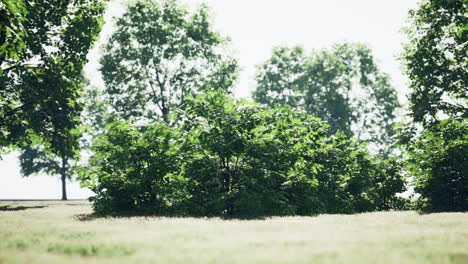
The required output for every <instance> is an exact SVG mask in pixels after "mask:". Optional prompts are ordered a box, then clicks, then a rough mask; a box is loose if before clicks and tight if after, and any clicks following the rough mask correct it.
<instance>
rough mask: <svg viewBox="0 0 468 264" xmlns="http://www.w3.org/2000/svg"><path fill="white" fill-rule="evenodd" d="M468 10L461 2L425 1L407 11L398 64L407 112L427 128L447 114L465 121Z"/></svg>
mask: <svg viewBox="0 0 468 264" xmlns="http://www.w3.org/2000/svg"><path fill="white" fill-rule="evenodd" d="M467 6H468V2H467V1H465V0H423V1H421V2H420V4H419V8H418V9H416V10H411V11H410V12H409V26H408V27H406V28H405V31H406V34H407V36H408V38H409V43H407V44H406V45H405V50H404V53H403V55H402V60H403V63H404V65H405V68H406V74H407V75H408V77H409V79H410V88H411V93H410V96H409V101H410V104H411V105H410V110H411V113H410V114H411V116H412V117H413V119H414V121H415V122H420V123H422V124H423V125H424V126H426V127H428V126H431V123H433V122H434V123H436V122H437V120H439V119H440V118H442V119H444V116H447V115H448V116H451V117H454V118H467V117H468V111H467V109H468V108H467V99H468V92H467V89H468V88H467V87H468V70H467V69H468V60H467V57H468V45H467V43H468V28H467V26H466V25H467V24H468V16H467Z"/></svg>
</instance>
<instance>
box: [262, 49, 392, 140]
mask: <svg viewBox="0 0 468 264" xmlns="http://www.w3.org/2000/svg"><path fill="white" fill-rule="evenodd" d="M253 97H254V100H255V101H256V102H259V103H262V104H266V105H269V106H270V107H273V106H274V105H276V104H279V105H285V104H286V105H290V106H292V107H295V108H300V109H303V110H305V111H307V112H308V113H309V114H311V115H314V116H317V117H320V118H321V119H323V120H324V121H327V122H328V123H329V124H330V126H331V128H330V133H332V134H333V133H336V132H337V131H342V132H344V133H345V134H346V135H347V136H348V137H351V136H355V137H357V138H359V139H360V140H362V141H369V142H374V143H377V144H378V145H380V146H384V145H388V144H389V142H391V140H392V139H391V138H392V136H393V134H394V131H393V128H392V126H393V124H394V122H395V121H394V119H395V113H394V111H395V109H396V108H397V107H398V106H399V103H398V99H397V96H396V91H395V89H394V88H393V87H392V86H391V84H390V80H389V77H388V75H387V74H385V73H382V72H381V71H380V70H379V68H378V66H377V63H376V62H375V60H374V58H373V56H372V53H371V50H370V49H369V48H368V47H366V46H365V45H362V44H352V43H343V44H337V45H334V46H333V47H332V48H331V49H330V50H322V51H317V52H314V53H313V54H312V55H311V56H306V55H305V54H304V51H303V49H302V48H301V47H293V48H286V47H278V48H275V49H273V55H272V57H271V58H270V59H268V60H267V61H266V62H265V63H263V64H262V65H260V66H259V67H258V72H257V88H256V90H255V91H254V93H253Z"/></svg>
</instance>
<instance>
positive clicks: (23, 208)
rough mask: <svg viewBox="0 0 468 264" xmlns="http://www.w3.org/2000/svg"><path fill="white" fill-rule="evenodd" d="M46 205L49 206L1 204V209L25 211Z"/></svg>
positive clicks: (42, 206)
mask: <svg viewBox="0 0 468 264" xmlns="http://www.w3.org/2000/svg"><path fill="white" fill-rule="evenodd" d="M44 207H47V205H37V206H16V207H10V206H9V205H5V206H0V211H23V210H27V209H38V208H44Z"/></svg>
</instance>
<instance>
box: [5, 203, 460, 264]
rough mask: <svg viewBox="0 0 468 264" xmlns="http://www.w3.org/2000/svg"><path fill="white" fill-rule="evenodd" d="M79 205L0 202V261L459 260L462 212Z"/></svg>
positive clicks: (384, 261) (367, 261)
mask: <svg viewBox="0 0 468 264" xmlns="http://www.w3.org/2000/svg"><path fill="white" fill-rule="evenodd" d="M91 213H92V208H91V204H90V203H88V202H86V201H68V202H62V201H34V202H32V201H3V202H0V263H2V264H3V263H425V264H427V263H437V264H445V263H459V264H462V263H468V213H434V214H419V213H417V212H414V211H407V212H398V211H395V212H378V213H365V214H356V215H318V216H311V217H272V218H265V219H256V220H224V219H220V218H169V217H125V218H95V217H93V216H92V215H91Z"/></svg>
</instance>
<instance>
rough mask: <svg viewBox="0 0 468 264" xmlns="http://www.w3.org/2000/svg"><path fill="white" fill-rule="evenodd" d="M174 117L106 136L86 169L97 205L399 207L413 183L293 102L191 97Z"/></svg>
mask: <svg viewBox="0 0 468 264" xmlns="http://www.w3.org/2000/svg"><path fill="white" fill-rule="evenodd" d="M174 122H175V125H174V127H172V128H170V127H168V126H167V125H165V124H153V125H150V126H147V127H141V128H136V127H134V126H132V125H130V124H128V123H122V122H117V123H114V124H112V125H110V126H109V127H108V129H107V133H106V134H105V135H103V136H101V137H99V138H98V139H97V141H96V143H95V146H94V147H93V151H94V153H95V154H94V156H93V157H92V158H91V160H90V163H89V164H90V165H89V167H88V168H87V170H84V173H83V175H85V176H83V181H84V183H85V185H86V186H89V187H90V188H91V189H92V190H93V191H94V192H95V193H96V196H94V197H93V198H92V201H93V202H94V210H95V211H96V212H97V213H101V214H162V215H167V214H183V215H192V216H225V217H234V216H235V217H256V216H267V215H296V214H299V215H311V214H318V213H354V212H364V211H373V210H377V209H391V208H393V206H394V204H393V203H392V201H393V199H394V198H395V193H396V192H399V191H402V190H403V186H404V184H403V183H404V181H403V178H402V177H400V176H399V170H398V167H397V166H396V167H395V166H394V167H392V166H389V165H390V164H393V163H391V162H390V163H384V161H378V160H376V158H375V157H373V156H371V155H370V154H369V153H368V151H367V148H366V147H365V146H363V145H358V144H356V142H354V141H351V140H349V139H347V138H346V137H345V136H344V134H336V135H334V136H331V137H329V136H328V135H327V129H328V125H327V124H326V123H324V122H322V121H320V120H319V119H316V118H314V117H308V116H307V115H306V114H305V113H302V112H298V111H297V110H293V109H291V108H289V107H282V108H275V109H272V110H265V109H264V108H261V107H259V106H257V105H252V104H249V103H247V102H243V101H234V100H232V98H230V97H228V96H227V95H226V94H224V93H222V92H212V93H208V94H205V95H200V96H198V97H197V98H196V99H193V98H192V99H189V100H187V102H186V104H185V105H184V111H180V112H179V113H178V116H177V120H174ZM391 168H394V169H391ZM387 183H392V184H393V185H388V186H387Z"/></svg>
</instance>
